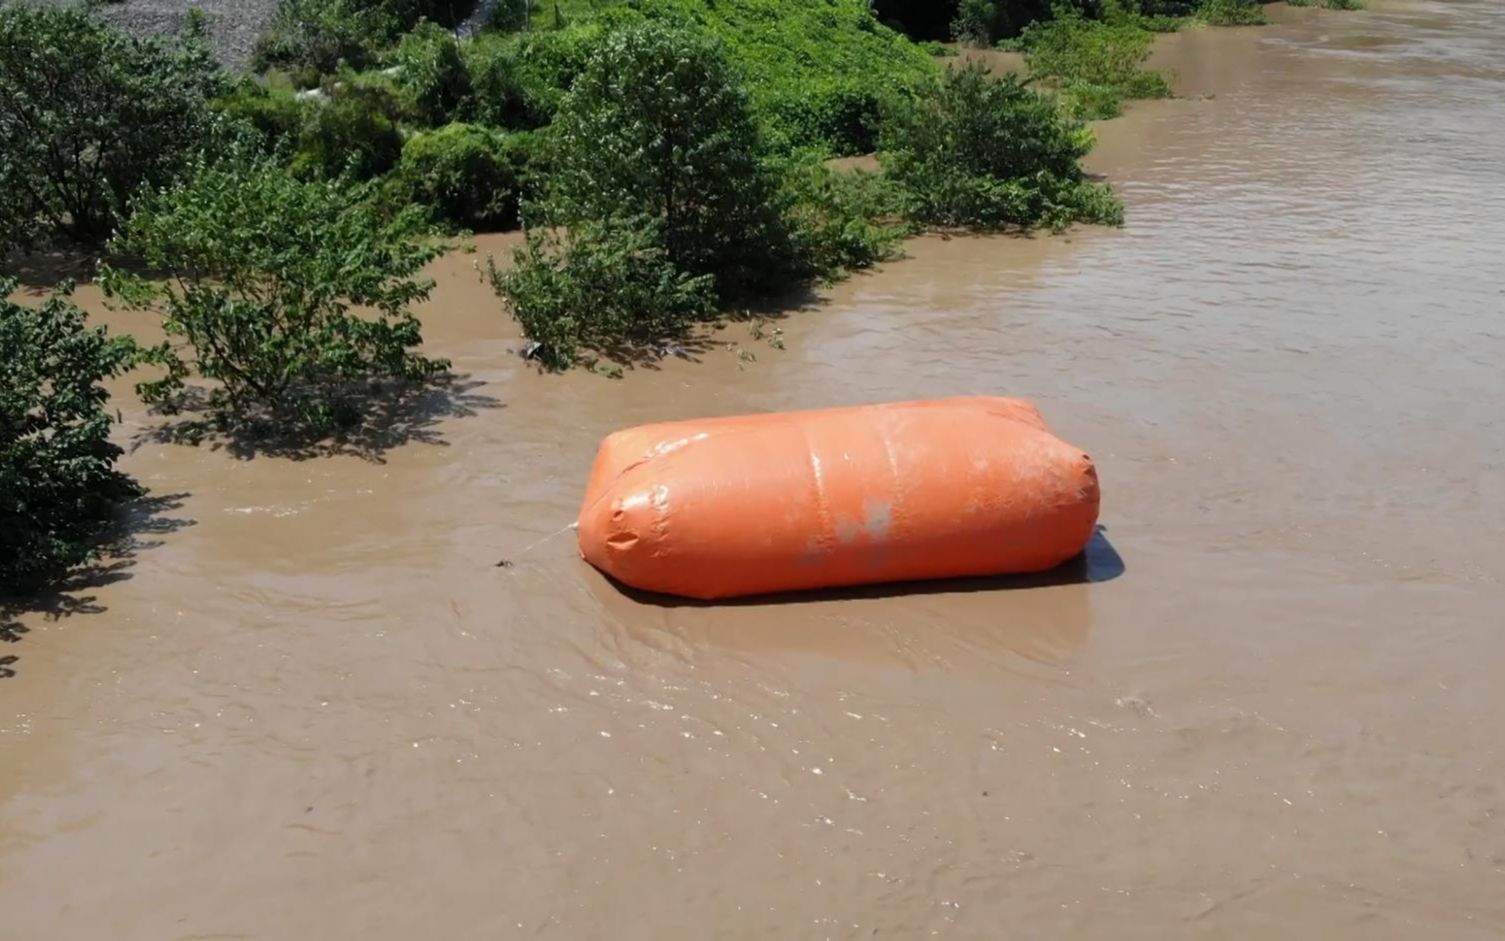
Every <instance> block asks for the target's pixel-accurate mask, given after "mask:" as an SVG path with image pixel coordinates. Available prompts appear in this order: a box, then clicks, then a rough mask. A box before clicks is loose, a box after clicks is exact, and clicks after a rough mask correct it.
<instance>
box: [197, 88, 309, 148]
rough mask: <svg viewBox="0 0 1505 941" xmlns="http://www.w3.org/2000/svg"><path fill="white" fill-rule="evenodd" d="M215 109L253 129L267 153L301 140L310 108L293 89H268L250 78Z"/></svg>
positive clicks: (218, 99)
mask: <svg viewBox="0 0 1505 941" xmlns="http://www.w3.org/2000/svg"><path fill="white" fill-rule="evenodd" d="M213 105H214V108H215V110H216V111H218V112H219V113H220V114H222V115H224V116H225V117H227V118H229V119H230V120H231V121H233V122H235V123H238V124H242V125H244V126H246V127H248V128H250V129H251V130H252V131H253V132H254V133H255V136H256V139H257V141H258V142H259V143H260V144H261V146H262V147H263V148H265V149H267V150H276V149H277V148H279V147H282V146H284V145H285V144H288V143H289V142H291V141H294V140H296V139H297V137H298V134H299V132H300V131H301V130H302V128H303V122H304V117H305V112H306V111H307V107H306V106H305V104H304V102H302V101H299V100H298V97H297V96H296V95H294V94H293V92H292V89H291V88H287V87H281V86H274V85H264V84H262V83H261V82H258V81H256V80H255V79H254V78H251V77H249V76H246V77H243V78H242V79H241V80H240V81H238V82H236V83H235V86H234V88H232V89H231V90H230V92H229V93H228V94H226V95H224V96H222V97H220V98H217V99H215V101H214V102H213Z"/></svg>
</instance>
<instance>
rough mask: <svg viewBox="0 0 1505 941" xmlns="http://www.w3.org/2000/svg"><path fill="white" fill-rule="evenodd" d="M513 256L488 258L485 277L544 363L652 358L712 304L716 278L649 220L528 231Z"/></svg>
mask: <svg viewBox="0 0 1505 941" xmlns="http://www.w3.org/2000/svg"><path fill="white" fill-rule="evenodd" d="M514 262H515V264H514V266H513V267H512V268H511V269H510V270H507V271H503V270H500V269H498V268H497V267H496V266H495V265H492V266H491V267H490V275H491V282H492V285H493V286H494V287H495V289H496V291H497V293H498V294H500V295H501V296H502V297H504V298H505V299H506V301H507V306H508V308H509V309H510V310H511V311H512V315H513V317H515V318H516V319H517V322H518V324H519V325H521V326H522V328H523V333H524V335H526V336H527V337H528V339H529V340H531V341H532V342H533V344H534V345H533V346H532V348H531V350H530V355H531V356H532V357H533V358H535V359H537V360H538V362H540V363H541V364H543V365H544V366H545V367H547V368H549V369H567V368H569V367H570V366H572V365H574V364H575V363H577V362H578V361H580V359H581V358H582V357H583V356H605V357H607V358H610V359H615V360H634V359H639V358H643V357H645V356H646V357H647V358H653V357H655V356H656V355H658V354H659V353H660V352H661V351H662V350H663V348H664V347H665V346H666V345H667V344H669V343H671V342H672V341H674V340H677V339H680V338H682V337H683V336H684V335H685V333H686V331H688V330H689V329H690V327H691V326H692V325H694V324H695V323H698V322H700V321H702V320H705V319H708V318H709V317H711V316H712V315H713V314H714V313H715V311H716V285H715V279H714V278H713V277H711V276H710V275H692V274H689V273H687V272H685V271H683V270H681V269H680V268H679V266H677V265H676V264H675V263H674V261H673V260H672V259H671V258H670V257H669V253H668V250H667V249H666V248H665V247H664V238H663V233H662V232H661V231H660V229H659V227H658V225H657V224H656V223H655V222H654V221H653V220H648V219H639V220H633V219H614V220H609V221H605V222H588V223H584V224H582V225H579V226H577V227H576V228H574V229H573V230H570V231H569V232H568V233H566V234H563V235H559V234H555V233H552V232H550V233H544V232H538V231H535V232H531V233H529V237H528V242H527V244H526V246H525V247H523V248H522V249H519V250H518V252H517V254H516V256H515V258H514Z"/></svg>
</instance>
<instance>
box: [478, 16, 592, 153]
mask: <svg viewBox="0 0 1505 941" xmlns="http://www.w3.org/2000/svg"><path fill="white" fill-rule="evenodd" d="M602 32H603V30H602V29H601V27H600V26H599V25H598V24H594V23H589V24H585V25H582V26H572V27H570V28H568V29H564V30H558V31H548V32H533V33H523V34H519V35H511V36H496V35H494V34H486V35H482V36H480V37H478V38H477V39H476V40H475V41H474V42H471V43H467V44H466V45H465V46H464V47H463V48H462V50H461V51H462V53H463V55H464V57H465V61H466V65H467V67H468V68H469V70H470V75H471V84H472V87H473V89H474V91H473V96H472V101H471V103H470V105H469V107H468V110H467V112H466V115H467V119H468V120H471V121H475V122H477V123H479V124H489V125H491V126H492V127H506V128H517V129H523V130H528V129H535V128H540V127H543V126H544V125H546V124H548V123H549V122H550V121H552V120H553V119H554V113H555V112H556V111H558V110H559V104H560V102H561V101H563V99H564V95H565V92H566V91H568V90H569V87H570V85H571V84H573V83H574V81H575V76H577V75H579V74H580V71H581V70H582V69H583V68H585V61H586V58H587V57H588V56H589V55H590V53H591V50H592V49H593V48H594V46H595V44H596V43H597V42H598V41H599V40H600V38H601V35H602Z"/></svg>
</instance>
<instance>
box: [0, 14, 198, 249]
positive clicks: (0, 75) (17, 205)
mask: <svg viewBox="0 0 1505 941" xmlns="http://www.w3.org/2000/svg"><path fill="white" fill-rule="evenodd" d="M219 81H220V79H219V75H218V72H217V70H216V69H215V68H214V66H213V64H212V63H211V62H210V61H209V58H208V54H207V53H206V52H205V51H204V49H203V48H202V47H201V46H200V45H199V44H198V43H197V42H196V41H195V40H194V39H193V37H189V38H188V39H187V41H185V42H183V43H178V44H169V43H165V42H162V41H157V40H139V39H133V38H131V37H128V36H126V35H124V34H123V33H120V32H118V31H116V30H114V29H113V28H111V27H109V26H106V25H105V24H103V23H101V22H99V21H98V20H96V19H94V18H93V17H91V16H90V15H89V14H88V13H87V12H85V11H84V10H82V9H56V8H48V7H36V6H31V5H28V4H14V3H12V4H4V5H0V252H4V251H6V250H7V249H11V248H17V247H21V248H25V247H30V246H33V245H35V244H37V243H39V242H48V241H54V242H68V243H73V244H76V245H82V246H97V245H98V244H100V243H101V242H103V241H104V240H105V239H106V238H108V237H109V235H110V232H111V231H112V230H113V229H114V227H115V224H116V221H117V220H118V219H119V217H120V215H121V214H122V212H123V211H124V210H125V207H126V202H127V200H128V199H129V198H130V196H131V194H132V193H133V192H135V190H136V189H137V188H138V187H140V186H142V185H146V184H159V183H163V182H166V181H167V180H170V179H171V178H172V177H173V176H174V174H175V173H176V172H177V170H178V168H179V167H180V166H181V165H182V163H183V160H184V158H185V156H186V155H187V153H188V152H189V151H190V150H192V149H193V148H194V147H196V146H197V145H198V143H199V141H200V140H201V138H202V136H203V135H204V133H205V132H206V128H207V125H208V121H209V112H208V107H207V102H208V100H209V98H211V97H212V96H213V95H215V94H216V93H217V91H218V89H219Z"/></svg>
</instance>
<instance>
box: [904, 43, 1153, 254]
mask: <svg viewBox="0 0 1505 941" xmlns="http://www.w3.org/2000/svg"><path fill="white" fill-rule="evenodd" d="M884 144H885V146H884V151H883V153H882V155H881V156H882V159H883V166H884V169H885V170H886V172H887V173H888V174H889V176H891V177H892V178H893V179H894V181H895V182H896V183H898V184H899V185H900V186H902V187H903V188H904V189H905V190H906V191H907V192H908V194H909V201H910V209H909V211H910V213H911V214H912V215H913V217H914V218H915V219H916V220H917V221H919V222H921V223H924V224H926V225H938V226H970V227H975V228H981V229H1004V228H1029V227H1032V226H1038V225H1045V226H1050V227H1052V228H1061V227H1064V226H1066V225H1069V224H1071V223H1072V222H1100V223H1106V224H1118V223H1120V222H1122V218H1123V209H1122V207H1121V206H1120V205H1119V203H1118V202H1117V200H1115V199H1114V198H1113V196H1112V194H1111V193H1110V192H1109V191H1108V190H1107V189H1106V188H1105V187H1100V186H1095V185H1093V184H1092V183H1090V182H1088V181H1086V180H1085V179H1084V178H1083V174H1082V171H1081V168H1080V165H1079V163H1078V161H1079V160H1080V159H1081V158H1082V157H1083V156H1085V155H1086V153H1087V151H1088V150H1089V149H1090V148H1091V146H1092V135H1091V132H1090V131H1088V130H1086V129H1085V128H1084V127H1082V126H1081V125H1080V124H1079V123H1075V122H1069V121H1066V120H1064V119H1063V118H1062V117H1061V116H1060V113H1059V111H1058V109H1057V108H1056V107H1055V105H1054V104H1053V103H1052V102H1050V101H1049V100H1048V99H1045V98H1042V97H1040V96H1038V95H1036V94H1035V93H1034V92H1033V91H1031V90H1030V89H1029V88H1028V87H1026V86H1025V85H1024V83H1022V82H1021V81H1020V80H1019V79H1018V77H1017V76H1014V75H1006V76H1004V77H1002V78H992V77H990V76H989V75H987V73H986V72H985V71H984V69H983V68H982V67H981V66H980V65H977V64H975V63H974V64H972V65H969V66H968V67H966V68H963V69H955V70H952V71H951V72H950V73H948V74H947V75H946V77H945V78H944V80H943V81H942V82H941V83H940V84H939V85H938V86H937V87H936V88H935V90H934V92H933V93H932V94H930V95H928V96H926V97H925V98H924V99H922V100H920V101H918V102H914V103H912V104H907V105H906V106H904V107H902V108H901V109H899V110H898V111H896V112H895V114H894V115H893V119H892V121H891V122H890V123H889V124H888V125H887V127H886V128H885V137H884Z"/></svg>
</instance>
